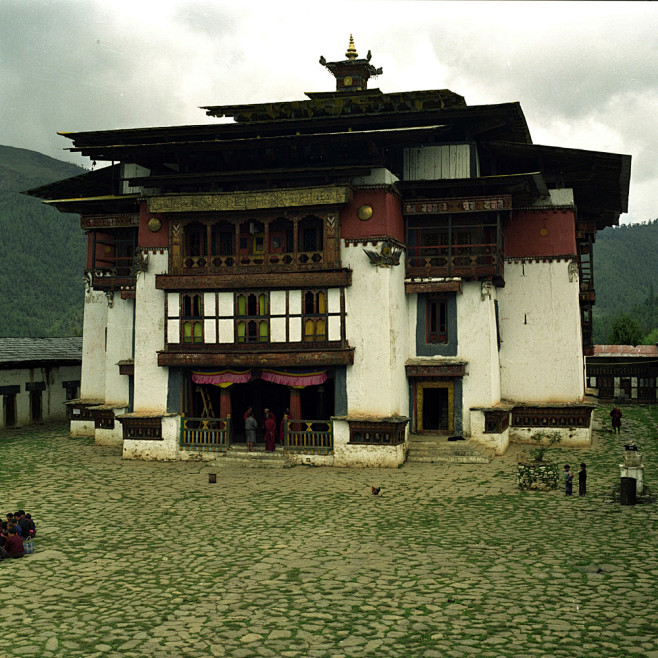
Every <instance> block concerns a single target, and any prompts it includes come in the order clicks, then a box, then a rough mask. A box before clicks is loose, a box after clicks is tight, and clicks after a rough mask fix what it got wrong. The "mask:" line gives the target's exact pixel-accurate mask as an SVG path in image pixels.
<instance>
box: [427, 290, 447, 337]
mask: <svg viewBox="0 0 658 658" xmlns="http://www.w3.org/2000/svg"><path fill="white" fill-rule="evenodd" d="M425 322H426V325H425V337H426V340H427V342H428V343H447V342H448V304H447V299H446V297H445V296H444V295H428V297H427V300H426V309H425Z"/></svg>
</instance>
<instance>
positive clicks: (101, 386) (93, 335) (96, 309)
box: [80, 289, 108, 404]
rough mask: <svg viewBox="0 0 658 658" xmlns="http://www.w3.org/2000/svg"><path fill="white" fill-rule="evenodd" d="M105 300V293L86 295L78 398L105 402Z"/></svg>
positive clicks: (93, 291)
mask: <svg viewBox="0 0 658 658" xmlns="http://www.w3.org/2000/svg"><path fill="white" fill-rule="evenodd" d="M107 305H108V300H107V296H106V295H105V293H104V292H101V291H99V290H93V289H90V290H87V291H86V292H85V311H84V320H83V331H82V372H81V379H80V398H82V399H83V400H97V401H98V402H99V404H101V403H102V402H104V401H105V330H106V328H107Z"/></svg>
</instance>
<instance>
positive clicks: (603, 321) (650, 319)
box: [593, 220, 658, 343]
mask: <svg viewBox="0 0 658 658" xmlns="http://www.w3.org/2000/svg"><path fill="white" fill-rule="evenodd" d="M594 287H595V289H596V304H595V305H594V310H593V321H594V342H595V343H606V342H607V341H608V336H609V333H610V329H611V326H612V321H613V319H614V317H615V316H616V315H619V314H622V313H625V314H628V315H629V316H630V317H632V318H633V319H635V320H636V321H637V322H638V324H639V325H640V327H641V328H642V330H643V331H644V333H645V334H647V333H649V332H650V331H651V329H654V328H656V327H658V309H657V308H656V304H655V297H654V295H655V292H654V291H656V290H658V220H654V221H652V222H647V223H646V224H627V225H624V226H619V227H612V228H607V229H605V230H604V231H601V232H600V233H598V234H597V236H596V243H595V245H594Z"/></svg>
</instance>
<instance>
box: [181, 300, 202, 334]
mask: <svg viewBox="0 0 658 658" xmlns="http://www.w3.org/2000/svg"><path fill="white" fill-rule="evenodd" d="M181 340H182V342H183V343H203V298H202V297H201V295H199V294H184V295H182V296H181Z"/></svg>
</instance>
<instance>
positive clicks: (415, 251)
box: [407, 243, 504, 279]
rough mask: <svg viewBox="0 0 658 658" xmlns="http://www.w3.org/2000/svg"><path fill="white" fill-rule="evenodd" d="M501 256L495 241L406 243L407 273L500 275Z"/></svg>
mask: <svg viewBox="0 0 658 658" xmlns="http://www.w3.org/2000/svg"><path fill="white" fill-rule="evenodd" d="M503 262H504V258H503V252H502V250H501V249H500V248H499V247H498V246H497V245H496V244H495V243H492V244H469V245H464V244H454V245H441V246H423V247H414V246H409V247H408V252H407V276H409V277H427V276H432V277H461V278H463V279H503V274H504V266H503Z"/></svg>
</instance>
